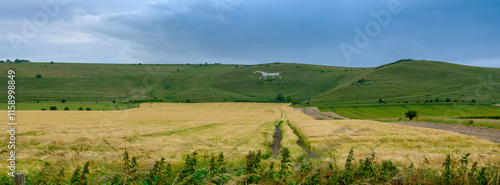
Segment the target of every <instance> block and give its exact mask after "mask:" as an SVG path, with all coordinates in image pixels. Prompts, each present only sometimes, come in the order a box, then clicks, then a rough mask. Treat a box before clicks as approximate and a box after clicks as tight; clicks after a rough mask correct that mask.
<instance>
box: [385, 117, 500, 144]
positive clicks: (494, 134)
mask: <svg viewBox="0 0 500 185" xmlns="http://www.w3.org/2000/svg"><path fill="white" fill-rule="evenodd" d="M392 123H394V124H398V125H406V126H413V127H423V128H432V129H439V130H448V131H453V132H458V133H460V134H464V135H468V136H474V137H477V138H481V139H487V140H490V141H493V142H495V143H500V130H498V129H492V128H486V127H475V126H469V125H461V124H449V123H433V122H424V121H415V122H413V121H410V122H392Z"/></svg>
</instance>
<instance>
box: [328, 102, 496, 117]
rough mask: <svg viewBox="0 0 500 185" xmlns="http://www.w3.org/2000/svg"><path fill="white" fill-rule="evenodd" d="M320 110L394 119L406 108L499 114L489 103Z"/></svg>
mask: <svg viewBox="0 0 500 185" xmlns="http://www.w3.org/2000/svg"><path fill="white" fill-rule="evenodd" d="M319 108H320V110H321V111H325V112H336V113H338V114H340V115H342V116H345V117H349V118H353V119H388V118H389V119H394V118H396V119H397V118H400V117H404V113H405V112H406V111H408V110H417V111H418V115H419V116H420V117H442V118H459V117H492V116H498V115H500V107H499V106H496V105H491V104H405V105H359V106H352V105H351V106H326V107H319Z"/></svg>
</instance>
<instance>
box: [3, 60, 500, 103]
mask: <svg viewBox="0 0 500 185" xmlns="http://www.w3.org/2000/svg"><path fill="white" fill-rule="evenodd" d="M0 69H1V70H8V69H14V70H15V71H16V79H17V83H18V84H19V87H18V89H17V90H18V94H17V97H18V99H19V102H22V103H36V102H37V101H38V102H39V103H48V102H58V101H61V100H62V99H65V100H66V101H70V102H79V101H88V102H95V101H98V102H108V103H109V102H111V101H113V100H115V101H116V102H117V103H127V102H136V101H158V102H159V101H164V102H186V101H187V100H188V99H189V102H235V101H252V102H276V101H277V100H276V97H277V95H279V94H281V95H283V96H284V97H289V100H287V101H288V102H291V101H292V100H297V101H298V102H299V103H301V104H300V105H297V106H330V105H366V104H372V105H375V104H398V103H401V104H403V103H409V104H424V103H429V104H436V103H437V104H441V103H443V104H447V103H448V104H449V103H457V104H471V103H472V104H474V103H479V104H495V103H499V102H500V76H499V74H500V69H498V68H481V67H471V66H462V65H456V64H451V63H445V62H435V61H424V60H400V61H397V62H393V63H389V64H386V65H382V66H378V67H367V68H350V67H338V66H320V65H308V64H293V63H269V64H258V65H227V64H226V65H222V64H168V65H164V64H161V65H160V64H142V65H138V64H80V63H78V64H77V63H53V64H50V63H19V64H11V63H3V64H0ZM254 71H267V72H280V77H281V78H278V77H276V78H275V79H267V80H266V79H259V77H260V74H255V73H254ZM37 75H40V78H37V77H36V76H37ZM6 80H7V79H6V77H0V83H4V82H5V81H6ZM1 88H5V87H1ZM5 96H6V95H5V94H1V95H0V101H5V99H6V98H5ZM2 97H3V98H2Z"/></svg>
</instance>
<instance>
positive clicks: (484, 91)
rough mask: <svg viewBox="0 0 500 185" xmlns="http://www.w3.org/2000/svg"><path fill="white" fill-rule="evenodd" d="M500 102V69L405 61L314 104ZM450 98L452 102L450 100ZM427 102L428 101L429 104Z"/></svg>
mask: <svg viewBox="0 0 500 185" xmlns="http://www.w3.org/2000/svg"><path fill="white" fill-rule="evenodd" d="M379 99H382V102H385V103H389V104H390V103H393V104H397V103H405V102H406V101H408V102H409V103H427V102H428V103H431V102H436V99H438V101H439V102H462V103H463V102H468V103H488V104H491V103H493V102H500V100H499V99H500V69H498V68H481V67H471V66H463V65H456V64H450V63H444V62H433V61H415V60H401V61H398V62H395V63H391V64H387V65H383V66H380V67H377V68H373V69H370V71H367V72H365V73H364V74H362V75H360V76H357V77H355V78H352V79H351V80H349V81H347V82H345V83H343V84H341V85H339V86H338V87H336V88H334V89H332V90H330V91H328V92H326V93H323V94H321V95H319V96H317V97H315V98H313V99H312V100H311V104H315V105H328V104H332V103H334V104H373V103H378V102H379ZM447 99H448V101H447ZM426 101H427V102H426Z"/></svg>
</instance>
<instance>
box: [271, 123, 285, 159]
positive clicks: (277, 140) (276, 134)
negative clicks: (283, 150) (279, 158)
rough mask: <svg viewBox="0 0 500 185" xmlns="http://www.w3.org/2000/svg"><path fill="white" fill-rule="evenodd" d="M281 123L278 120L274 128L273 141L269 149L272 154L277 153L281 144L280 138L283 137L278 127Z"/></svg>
mask: <svg viewBox="0 0 500 185" xmlns="http://www.w3.org/2000/svg"><path fill="white" fill-rule="evenodd" d="M281 123H282V122H280V123H279V124H278V125H277V126H276V128H274V130H275V131H274V135H273V143H272V144H271V149H272V152H273V155H278V153H279V151H280V145H281V140H282V139H283V134H282V133H281V129H280V126H281Z"/></svg>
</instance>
